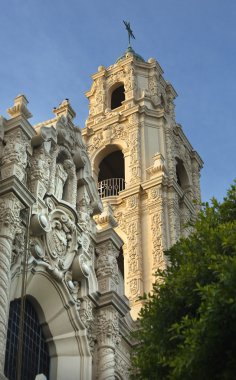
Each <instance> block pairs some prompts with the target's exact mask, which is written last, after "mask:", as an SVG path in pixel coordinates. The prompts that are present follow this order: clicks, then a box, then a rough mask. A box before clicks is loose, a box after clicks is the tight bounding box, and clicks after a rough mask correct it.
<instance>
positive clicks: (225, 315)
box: [132, 183, 236, 380]
mask: <svg viewBox="0 0 236 380" xmlns="http://www.w3.org/2000/svg"><path fill="white" fill-rule="evenodd" d="M235 184H236V183H235ZM166 256H167V257H168V261H169V263H170V265H169V266H168V268H167V269H166V270H165V271H160V272H158V274H157V275H158V281H157V282H156V283H155V284H154V287H153V294H149V295H148V296H146V297H144V299H145V305H144V307H143V309H142V310H141V312H140V320H139V327H140V328H139V330H138V331H137V332H136V333H135V337H136V339H137V341H138V342H139V344H138V345H137V346H136V347H135V349H134V355H133V359H132V360H133V362H132V366H133V373H134V375H133V378H134V379H136V380H138V379H143V380H154V379H155V380H159V379H160V380H217V379H221V380H232V379H236V186H235V185H233V186H231V188H230V190H229V191H228V193H227V197H226V198H224V201H223V202H222V203H219V202H217V201H216V200H215V199H213V200H212V204H211V206H209V205H208V204H205V205H204V206H203V210H202V211H201V213H200V215H199V218H198V220H197V222H196V224H195V227H194V232H193V233H192V234H191V236H189V238H185V239H181V240H180V241H179V242H178V243H177V244H175V245H174V246H173V247H172V248H171V249H170V250H169V251H168V252H166Z"/></svg>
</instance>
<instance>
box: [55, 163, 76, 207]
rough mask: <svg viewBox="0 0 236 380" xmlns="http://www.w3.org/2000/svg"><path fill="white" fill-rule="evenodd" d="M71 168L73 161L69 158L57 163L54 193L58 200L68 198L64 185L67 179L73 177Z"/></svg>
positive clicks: (72, 167)
mask: <svg viewBox="0 0 236 380" xmlns="http://www.w3.org/2000/svg"><path fill="white" fill-rule="evenodd" d="M73 169H74V165H73V162H72V161H71V160H69V159H67V160H64V161H63V162H59V163H57V167H56V177H55V189H54V195H55V197H56V198H57V199H58V200H62V199H64V200H66V201H69V199H67V198H68V195H69V194H68V186H66V184H67V182H68V179H71V178H73V173H74V172H73ZM65 187H66V188H65ZM65 190H66V191H65ZM65 198H66V199H65Z"/></svg>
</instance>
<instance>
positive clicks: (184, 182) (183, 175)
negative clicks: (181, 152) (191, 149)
mask: <svg viewBox="0 0 236 380" xmlns="http://www.w3.org/2000/svg"><path fill="white" fill-rule="evenodd" d="M176 179H177V183H178V185H179V186H180V187H181V188H182V189H183V190H187V189H188V187H189V178H188V174H187V172H186V170H185V167H184V164H183V161H182V160H180V159H179V158H177V157H176Z"/></svg>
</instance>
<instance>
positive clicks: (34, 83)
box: [0, 0, 236, 201]
mask: <svg viewBox="0 0 236 380" xmlns="http://www.w3.org/2000/svg"><path fill="white" fill-rule="evenodd" d="M0 5H1V12H0V25H1V32H0V114H2V115H3V116H5V117H6V116H7V114H6V109H7V108H8V107H10V106H11V105H12V104H13V99H14V97H15V96H17V95H18V94H19V93H24V94H25V95H26V97H27V98H28V100H29V109H30V111H31V112H32V113H33V118H32V119H31V123H33V124H34V123H38V122H40V121H43V120H46V119H49V118H51V117H52V116H53V115H52V108H53V107H54V106H57V105H58V104H59V103H60V102H61V101H62V100H63V99H64V98H69V99H70V101H71V104H72V106H73V108H74V109H75V111H76V113H77V117H76V122H77V124H79V125H80V127H83V126H84V122H85V119H86V117H87V114H88V102H87V99H86V98H85V96H84V93H85V92H86V91H87V90H88V89H89V88H90V85H91V78H90V75H91V74H93V73H95V72H96V71H97V67H98V66H99V65H104V66H109V65H111V64H113V63H114V62H115V60H116V59H117V57H119V56H120V55H121V54H122V53H123V52H124V50H125V49H126V47H127V35H126V31H125V29H124V26H123V22H122V20H123V19H124V20H128V21H130V22H131V26H132V29H133V31H134V34H135V36H136V40H135V41H133V48H134V49H135V51H136V52H137V53H139V54H141V55H142V56H143V57H144V58H145V59H146V60H147V59H148V58H150V57H154V58H156V59H157V60H158V62H159V63H160V65H161V67H162V68H163V70H164V72H165V73H164V76H165V79H167V80H169V81H170V82H171V83H172V84H173V86H174V88H175V90H176V91H177V93H178V95H179V96H178V98H177V99H176V116H177V122H178V123H180V124H181V125H182V126H183V129H184V131H185V133H186V135H187V137H188V138H189V140H190V142H191V144H192V145H193V147H194V148H195V149H196V150H197V151H198V152H199V154H200V155H201V157H202V159H203V160H204V162H205V165H204V169H203V171H202V179H201V187H202V198H203V200H204V201H207V200H209V199H210V198H211V197H212V196H213V195H214V196H216V197H217V198H218V199H220V200H221V199H222V197H223V196H224V195H225V193H226V190H227V188H228V187H229V185H230V184H231V183H232V181H233V179H234V178H236V175H235V163H236V138H235V120H236V117H235V116H236V104H235V102H236V75H235V71H236V22H235V20H236V2H235V1H234V0H165V1H160V0H149V1H141V0H119V1H112V0H110V1H108V0H99V1H95V0H94V1H91V0H90V1H89V0H87V1H85V0H84V1H81V0H67V1H65V0H63V1H62V0H0Z"/></svg>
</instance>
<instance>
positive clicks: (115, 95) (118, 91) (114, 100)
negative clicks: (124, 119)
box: [111, 84, 125, 110]
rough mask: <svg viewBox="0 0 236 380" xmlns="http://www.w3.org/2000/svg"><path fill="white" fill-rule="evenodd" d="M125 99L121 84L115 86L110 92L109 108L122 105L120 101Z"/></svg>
mask: <svg viewBox="0 0 236 380" xmlns="http://www.w3.org/2000/svg"><path fill="white" fill-rule="evenodd" d="M124 100H125V88H124V85H123V84H120V85H119V86H118V87H116V88H115V89H114V90H113V92H112V93H111V109H112V110H114V109H115V108H118V107H120V106H122V102H123V101H124Z"/></svg>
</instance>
